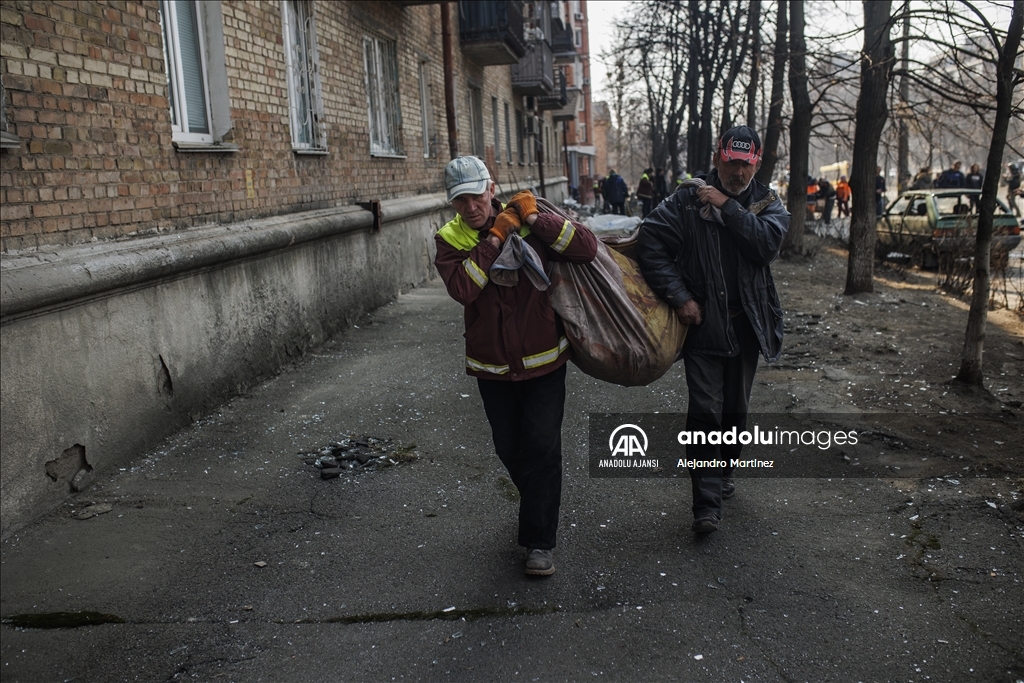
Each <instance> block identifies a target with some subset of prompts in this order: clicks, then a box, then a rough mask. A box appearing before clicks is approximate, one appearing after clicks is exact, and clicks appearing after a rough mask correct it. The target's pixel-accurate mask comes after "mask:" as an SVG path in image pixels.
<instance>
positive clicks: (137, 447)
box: [0, 178, 565, 537]
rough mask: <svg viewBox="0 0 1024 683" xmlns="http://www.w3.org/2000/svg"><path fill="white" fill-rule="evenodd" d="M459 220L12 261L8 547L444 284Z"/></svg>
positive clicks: (430, 203) (8, 287)
mask: <svg viewBox="0 0 1024 683" xmlns="http://www.w3.org/2000/svg"><path fill="white" fill-rule="evenodd" d="M564 188H565V179H564V178H558V179H555V180H554V181H553V183H552V185H551V187H550V189H549V191H548V196H549V197H552V198H553V199H554V198H557V197H560V196H564ZM517 189H518V188H510V191H515V190H517ZM452 215H453V212H452V210H451V208H450V207H449V206H448V205H447V203H446V202H445V201H444V196H443V195H426V196H421V197H413V198H406V199H397V200H391V201H387V202H384V203H383V204H382V210H381V217H382V220H383V225H382V229H381V230H380V231H379V232H374V231H373V216H372V214H371V213H370V212H369V211H366V210H363V209H359V208H356V207H346V208H344V209H336V210H334V209H332V210H324V211H317V212H308V213H302V214H292V215H289V216H282V217H277V218H272V219H264V220H260V221H252V222H248V223H244V224H236V225H230V226H217V227H211V228H205V229H197V230H191V231H188V232H186V233H177V234H172V235H163V236H160V237H154V238H148V239H145V240H133V241H131V242H127V243H108V244H101V245H89V246H83V247H74V248H68V249H65V250H62V251H60V252H58V253H41V252H36V253H32V254H30V255H23V256H18V257H8V258H5V260H4V262H3V281H2V311H0V313H2V318H0V379H2V382H0V384H2V389H0V512H2V514H0V518H2V530H0V533H2V535H3V536H4V537H6V536H7V535H8V534H10V533H11V532H12V531H14V530H16V529H17V528H18V527H20V526H22V525H23V524H25V523H26V522H28V521H30V520H31V519H33V518H34V517H36V516H37V515H39V514H40V513H42V512H44V511H45V510H47V509H49V508H51V507H53V506H54V505H56V504H58V503H60V502H61V501H62V500H64V499H65V498H66V497H67V496H68V495H69V493H71V492H72V491H74V490H76V489H84V488H86V487H87V486H88V485H89V483H90V480H91V478H92V476H94V473H95V472H99V471H103V470H108V469H109V468H111V467H115V466H118V465H123V464H124V463H126V462H128V461H129V460H130V459H131V458H132V457H133V456H137V455H138V454H139V453H141V452H143V451H145V450H146V449H148V448H150V447H152V446H153V445H154V444H155V443H157V442H158V441H159V440H160V439H162V438H163V437H165V436H166V435H168V434H170V433H172V432H173V431H174V430H175V429H178V428H180V427H181V426H182V425H185V424H187V423H188V422H189V421H191V420H194V419H196V418H198V417H199V416H201V415H203V414H205V413H206V412H208V411H209V410H210V409H212V408H213V407H214V406H216V405H218V404H220V403H222V402H223V401H224V400H225V399H227V398H228V397H230V396H232V395H234V394H237V393H238V392H240V391H242V390H244V389H245V388H246V387H248V386H251V385H253V384H255V383H257V382H259V381H261V380H262V379H264V378H266V377H268V376H271V375H272V374H274V373H275V372H277V371H278V370H279V369H280V368H281V367H282V366H284V365H285V364H287V363H289V362H290V361H292V360H294V359H296V358H298V357H300V356H301V355H302V354H303V353H304V352H305V351H306V350H308V349H310V348H311V347H313V346H315V345H317V344H319V343H321V342H323V341H324V340H325V339H327V338H328V337H329V336H330V335H332V334H333V333H335V332H337V331H338V330H339V329H341V328H342V327H344V326H347V325H349V324H351V322H352V321H353V320H355V319H357V318H358V317H359V316H360V315H361V314H362V313H364V312H366V311H368V310H371V309H373V308H376V307H377V306H380V305H382V304H384V303H387V302H388V301H390V300H392V299H393V298H395V296H397V295H398V293H400V291H402V290H403V289H408V288H410V287H412V286H415V285H416V284H417V283H420V282H423V281H424V280H426V279H428V278H430V277H432V276H433V274H434V272H435V271H434V268H433V252H434V245H433V238H434V233H436V232H437V230H438V229H439V228H440V227H441V225H443V224H444V222H446V221H447V220H449V219H450V218H451V216H452Z"/></svg>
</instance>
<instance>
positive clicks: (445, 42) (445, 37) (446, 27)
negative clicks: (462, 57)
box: [441, 2, 459, 159]
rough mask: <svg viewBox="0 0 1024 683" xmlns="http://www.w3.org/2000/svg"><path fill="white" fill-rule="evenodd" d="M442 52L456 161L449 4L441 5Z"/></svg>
mask: <svg viewBox="0 0 1024 683" xmlns="http://www.w3.org/2000/svg"><path fill="white" fill-rule="evenodd" d="M441 51H442V52H443V53H444V55H443V60H444V113H445V117H446V118H447V119H448V153H449V154H450V155H451V158H452V159H455V158H456V157H458V156H459V128H458V125H457V122H456V120H455V74H454V71H453V66H452V62H453V61H454V59H453V57H452V19H451V6H450V4H449V3H447V2H442V3H441Z"/></svg>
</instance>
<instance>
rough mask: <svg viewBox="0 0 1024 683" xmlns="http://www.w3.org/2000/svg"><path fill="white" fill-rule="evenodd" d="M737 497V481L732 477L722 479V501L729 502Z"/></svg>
mask: <svg viewBox="0 0 1024 683" xmlns="http://www.w3.org/2000/svg"><path fill="white" fill-rule="evenodd" d="M734 495H736V480H735V479H733V478H732V477H723V478H722V500H727V499H729V498H732V497H733V496H734Z"/></svg>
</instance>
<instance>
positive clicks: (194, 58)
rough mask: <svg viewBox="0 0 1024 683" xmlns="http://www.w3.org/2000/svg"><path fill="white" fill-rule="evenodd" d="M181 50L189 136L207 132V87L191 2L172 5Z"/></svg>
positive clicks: (197, 26) (193, 8) (194, 7)
mask: <svg viewBox="0 0 1024 683" xmlns="http://www.w3.org/2000/svg"><path fill="white" fill-rule="evenodd" d="M174 9H175V14H176V17H175V18H176V19H177V23H178V44H179V46H180V49H181V70H182V80H183V81H184V84H185V110H186V114H187V116H188V131H189V132H190V133H209V132H210V127H209V124H208V123H207V121H206V88H205V87H204V85H203V59H202V55H201V54H200V43H199V22H198V21H197V19H196V6H195V3H192V2H176V3H174Z"/></svg>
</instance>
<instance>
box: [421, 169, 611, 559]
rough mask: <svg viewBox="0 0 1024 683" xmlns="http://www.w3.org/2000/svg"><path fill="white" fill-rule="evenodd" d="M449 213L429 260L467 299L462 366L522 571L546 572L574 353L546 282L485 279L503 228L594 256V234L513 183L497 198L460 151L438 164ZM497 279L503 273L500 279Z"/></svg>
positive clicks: (574, 257)
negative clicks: (476, 394)
mask: <svg viewBox="0 0 1024 683" xmlns="http://www.w3.org/2000/svg"><path fill="white" fill-rule="evenodd" d="M444 184H445V190H446V191H447V193H448V201H449V202H450V203H451V205H452V207H453V208H454V209H455V211H456V213H457V215H456V216H455V218H453V219H452V220H451V221H449V222H448V223H446V224H445V225H444V226H443V227H442V228H441V230H440V231H438V233H437V236H436V237H435V239H434V243H435V245H436V247H437V255H436V256H435V258H434V265H435V266H436V267H437V271H438V273H440V274H441V279H442V280H444V284H445V287H446V288H447V289H448V294H450V295H451V297H452V298H453V299H455V300H456V301H458V302H459V303H460V304H462V305H463V306H464V307H465V318H466V321H465V322H466V333H465V334H464V335H463V336H464V337H465V338H466V373H467V374H469V375H471V376H473V377H476V378H477V385H478V387H479V389H480V397H481V398H482V399H483V403H484V412H486V414H487V421H488V422H489V423H490V426H491V436H492V438H493V441H494V449H495V450H496V451H497V453H498V457H499V458H500V459H501V462H502V464H504V465H505V468H506V469H507V470H508V474H509V477H510V478H511V479H512V482H513V483H514V484H515V485H516V488H517V489H518V490H519V544H520V545H521V546H523V547H525V548H526V566H525V571H526V573H527V574H530V575H534V576H549V575H550V574H552V573H554V571H555V565H554V560H553V557H552V550H554V547H555V532H556V531H557V528H558V510H559V506H560V504H561V496H562V415H563V412H564V409H565V363H566V361H568V360H569V355H570V354H571V353H572V351H571V349H570V347H569V342H568V341H567V340H566V338H565V333H564V330H563V328H562V321H561V319H559V318H558V316H557V315H555V312H554V310H552V308H551V300H550V298H549V297H548V293H547V290H546V289H543V290H542V289H539V288H538V287H537V286H535V285H534V284H532V282H531V279H530V278H528V277H520V278H519V279H518V282H517V283H516V284H514V285H513V284H508V283H507V282H506V283H505V284H502V285H499V284H496V283H495V282H493V281H492V280H491V277H490V275H491V267H492V266H493V265H494V262H495V261H496V260H497V259H498V257H499V255H500V253H501V251H502V248H503V245H504V244H505V242H506V240H508V239H509V237H510V236H511V235H519V236H520V237H521V238H522V240H523V242H524V243H526V244H529V245H530V246H531V247H533V249H534V250H535V251H536V253H537V255H538V257H539V259H540V261H541V264H540V265H541V266H542V267H544V269H546V266H547V263H548V261H549V260H565V261H581V262H589V261H591V260H593V258H594V255H595V254H596V253H597V239H596V238H595V237H594V234H593V233H592V232H590V230H588V229H587V228H586V227H585V226H584V225H582V224H580V223H576V222H574V221H569V220H565V219H562V218H560V217H559V216H556V215H555V214H553V213H540V212H539V211H538V210H537V201H536V199H535V198H534V196H533V195H532V194H531V193H530V192H528V191H524V192H520V193H519V194H517V195H516V196H514V197H513V198H512V200H511V201H510V202H509V203H508V205H507V206H503V205H502V204H501V203H500V202H499V201H498V200H497V199H496V198H495V196H494V181H492V180H491V175H490V173H489V172H488V171H487V167H486V166H485V165H484V162H483V161H481V160H480V159H478V158H476V157H458V158H456V159H453V160H452V161H451V162H449V163H448V166H447V167H446V168H445V172H444ZM503 282H504V281H503Z"/></svg>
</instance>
